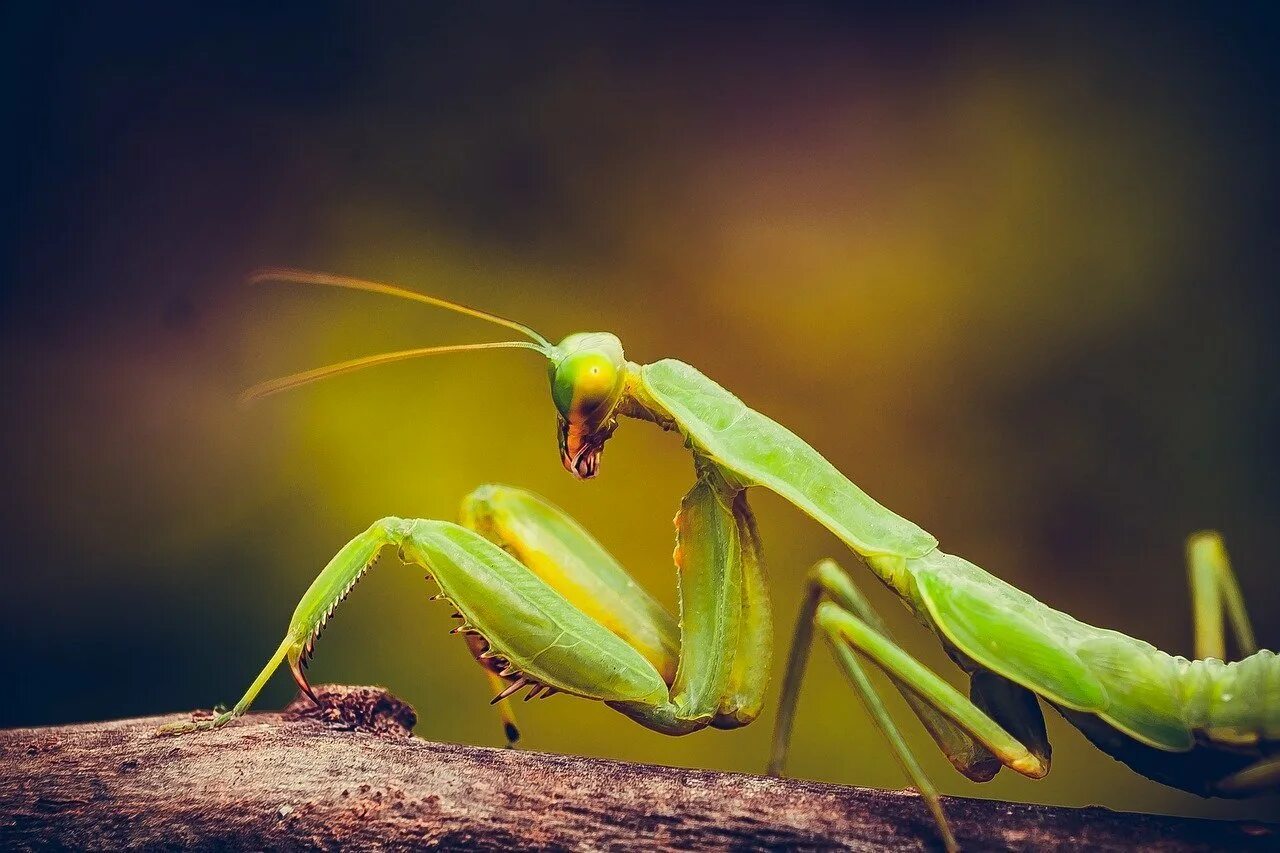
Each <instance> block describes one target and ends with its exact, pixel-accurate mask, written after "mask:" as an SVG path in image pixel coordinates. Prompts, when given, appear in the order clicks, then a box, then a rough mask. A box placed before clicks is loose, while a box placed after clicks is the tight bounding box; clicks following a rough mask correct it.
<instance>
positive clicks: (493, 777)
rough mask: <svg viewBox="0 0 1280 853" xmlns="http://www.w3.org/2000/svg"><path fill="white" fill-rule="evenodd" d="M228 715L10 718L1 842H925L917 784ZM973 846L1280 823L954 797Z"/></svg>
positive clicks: (370, 717) (398, 709)
mask: <svg viewBox="0 0 1280 853" xmlns="http://www.w3.org/2000/svg"><path fill="white" fill-rule="evenodd" d="M320 695H321V698H322V700H323V705H322V707H321V708H318V709H317V708H315V707H314V706H312V705H310V703H309V702H303V703H299V702H295V703H294V704H293V705H291V706H290V707H289V708H288V709H286V710H285V712H284V713H281V714H253V715H250V716H248V717H246V718H244V719H243V720H240V721H238V722H236V723H233V724H232V725H230V726H227V727H226V728H224V729H221V730H219V731H215V732H206V733H203V734H200V735H190V736H185V737H160V736H157V735H156V734H155V730H156V727H157V726H159V725H160V724H162V723H165V722H174V721H175V720H179V719H181V717H179V716H168V717H151V718H144V719H135V720H122V721H119V722H110V723H88V724H82V725H70V726H57V727H51V728H35V729H12V730H8V731H0V848H2V849H5V850H8V849H15V848H17V849H29V848H49V847H60V848H61V847H70V848H79V849H85V848H89V849H120V848H124V847H147V848H152V847H157V848H166V849H225V848H228V847H250V848H255V849H262V848H268V849H298V848H306V849H315V848H332V847H339V846H341V847H350V848H376V849H387V848H405V847H409V846H413V847H419V846H438V847H444V848H458V847H475V848H489V849H504V850H508V849H534V848H537V849H545V848H548V847H552V848H575V849H609V848H633V847H636V846H641V845H643V846H646V847H650V848H669V849H679V850H725V849H730V848H732V849H743V848H747V849H757V848H762V847H770V848H776V847H784V848H806V849H813V848H831V847H844V848H850V849H857V850H918V849H921V847H922V846H924V847H936V846H937V842H936V838H937V836H936V833H935V832H934V829H933V827H932V825H931V824H930V822H929V820H928V818H927V815H926V813H925V810H924V808H923V807H922V806H921V804H920V801H919V799H918V798H917V797H916V796H915V795H913V794H910V793H902V792H889V791H875V790H865V789H860V788H848V787H842V786H838V785H826V784H820V783H815V782H801V781H795V780H786V779H768V778H762V777H758V776H749V775H744V774H736V773H713V772H707V771H699V770H682V769H674V768H670V767H655V766H649V765H641V764H625V763H620V762H616V761H602V760H598V759H593V758H575V757H571V756H564V755H550V754H545V753H536V752H522V751H514V750H501V749H484V748H478V747H469V746H457V745H453V744H440V743H430V742H428V741H424V740H419V739H417V738H413V737H410V735H409V733H410V729H411V728H412V726H413V723H414V720H415V715H414V712H413V709H412V708H410V707H409V706H408V705H406V704H404V703H403V702H401V701H400V700H398V699H396V698H395V697H393V696H391V695H390V694H388V693H386V692H385V691H382V690H380V689H376V688H342V687H322V688H320ZM946 808H947V813H948V815H949V816H950V817H951V820H952V821H953V825H954V827H955V830H956V833H957V835H958V836H959V838H960V840H961V842H962V843H963V844H965V846H966V848H968V849H1009V848H1019V849H1022V848H1028V847H1035V848H1038V849H1062V850H1078V849H1094V850H1126V851H1127V850H1133V849H1135V848H1150V849H1160V850H1170V851H1184V850H1208V849H1227V848H1229V849H1233V850H1239V849H1251V848H1256V849H1264V848H1267V849H1274V848H1275V847H1276V845H1277V843H1280V826H1277V825H1269V824H1258V823H1225V822H1215V821H1205V820H1190V819H1185V818H1172V817H1154V816H1149V815H1136V814H1122V813H1117V812H1111V811H1107V810H1105V809H1099V808H1090V809H1066V808H1052V807H1047V806H1031V805H1019V804H1012V803H1002V802H995V801H987V800H969V799H959V798H951V799H948V800H947V802H946Z"/></svg>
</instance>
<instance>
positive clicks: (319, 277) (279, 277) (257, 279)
mask: <svg viewBox="0 0 1280 853" xmlns="http://www.w3.org/2000/svg"><path fill="white" fill-rule="evenodd" d="M264 282H282V283H286V284H315V285H319V286H322V287H345V288H347V289H348V290H363V291H365V292H366V293H381V294H384V295H386V296H395V297H398V298H400V299H408V300H409V301H411V302H421V303H423V304H425V305H434V306H435V307H437V308H444V309H447V310H449V311H457V312H458V313H459V314H466V315H467V316H469V317H477V318H479V319H481V320H488V321H489V322H490V323H497V324H498V325H499V326H506V327H507V328H508V329H514V330H515V331H517V332H519V333H520V334H522V335H527V336H528V337H529V338H531V339H532V340H535V341H537V342H538V343H540V344H542V347H545V348H546V349H551V342H550V341H548V340H547V339H546V338H544V337H543V336H542V335H540V334H538V333H537V332H535V331H534V330H533V329H530V328H529V327H528V326H526V325H524V324H523V323H517V322H516V321H515V320H508V319H507V318H506V317H499V316H498V315H497V314H490V313H489V312H488V311H481V310H480V309H478V308H471V307H468V306H466V305H462V304H459V303H457V302H450V301H449V300H448V299H441V298H440V297H438V296H427V295H426V294H424V293H418V292H417V291H413V290H406V289H405V288H403V287H396V286H395V285H393V284H380V283H379V282H376V281H364V280H363V279H358V278H349V277H347V276H345V275H332V274H330V273H323V272H311V271H310V270H298V269H291V268H289V267H265V268H263V269H260V270H258V271H257V272H255V273H254V274H253V275H251V276H249V283H250V284H262V283H264ZM424 354H425V353H424ZM352 369H354V368H352Z"/></svg>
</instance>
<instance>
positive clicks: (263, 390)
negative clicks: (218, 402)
mask: <svg viewBox="0 0 1280 853" xmlns="http://www.w3.org/2000/svg"><path fill="white" fill-rule="evenodd" d="M483 349H531V350H534V351H535V352H540V353H543V354H544V355H545V353H546V350H544V349H543V348H542V347H540V346H538V345H537V344H535V343H531V342H529V341H493V342H490V343H483V344H450V345H446V346H439V347H418V348H417V349H406V350H400V351H398V352H383V353H378V354H377V355H366V356H362V357H360V358H353V359H350V360H349V361H340V362H338V363H337V364H330V365H327V366H326V367H316V368H313V369H312V370H304V371H302V372H301V373H292V374H290V375H288V376H281V377H280V378H279V379H269V380H267V381H266V382H259V383H258V384H257V385H254V386H253V387H252V388H249V389H248V390H246V391H245V392H244V393H243V394H241V395H240V402H241V403H248V402H252V401H253V400H260V399H262V398H263V397H268V396H270V395H272V394H276V393H279V392H280V391H288V390H289V389H291V388H297V387H298V386H299V385H306V384H307V383H309V382H315V381H317V380H320V379H327V378H328V377H330V376H339V375H341V374H343V373H350V372H351V371H353V370H363V369H364V368H366V367H373V366H375V365H378V364H390V363H391V362H395V361H405V360H406V359H410V358H419V357H421V356H425V355H444V354H446V353H451V352H471V351H473V350H483Z"/></svg>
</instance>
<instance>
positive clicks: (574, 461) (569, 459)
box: [548, 332, 626, 480]
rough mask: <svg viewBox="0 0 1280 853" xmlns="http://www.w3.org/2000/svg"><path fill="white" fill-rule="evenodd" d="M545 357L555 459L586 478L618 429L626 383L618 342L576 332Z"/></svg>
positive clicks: (614, 338)
mask: <svg viewBox="0 0 1280 853" xmlns="http://www.w3.org/2000/svg"><path fill="white" fill-rule="evenodd" d="M548 361H549V365H548V374H549V375H550V377H551V399H552V400H553V401H554V402H555V404H556V411H557V412H559V413H560V419H559V420H560V430H559V435H560V461H561V462H562V463H564V467H565V470H566V471H568V472H569V473H570V474H572V475H573V476H575V477H577V478H578V479H579V480H589V479H591V478H592V477H594V476H595V475H596V474H597V473H598V472H599V471H600V454H601V453H602V452H603V451H604V443H605V442H606V441H608V440H609V436H611V435H613V431H614V430H615V429H617V428H618V418H617V410H618V404H619V403H620V402H621V401H622V397H623V392H624V390H625V387H626V359H624V358H623V355H622V342H621V341H619V340H618V338H617V336H615V335H611V334H609V333H608V332H578V333H577V334H573V335H570V336H569V337H567V338H565V339H564V340H563V341H561V342H560V343H559V345H558V346H556V347H555V348H554V350H553V352H551V353H550V354H548Z"/></svg>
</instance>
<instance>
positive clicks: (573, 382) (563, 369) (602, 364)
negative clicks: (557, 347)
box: [551, 351, 619, 420]
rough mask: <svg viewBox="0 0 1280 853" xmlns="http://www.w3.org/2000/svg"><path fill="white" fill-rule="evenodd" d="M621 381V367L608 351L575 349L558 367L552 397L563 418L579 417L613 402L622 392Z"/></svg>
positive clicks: (590, 413) (552, 385)
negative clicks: (577, 350) (578, 350)
mask: <svg viewBox="0 0 1280 853" xmlns="http://www.w3.org/2000/svg"><path fill="white" fill-rule="evenodd" d="M618 380H619V375H618V368H617V367H616V366H615V365H614V363H613V361H612V360H611V359H610V358H609V357H608V356H607V355H606V354H604V353H601V352H592V351H585V352H576V353H573V354H572V355H570V356H567V357H566V358H565V359H564V360H563V361H562V362H560V364H559V365H558V366H557V367H556V372H555V376H554V378H553V379H552V384H551V396H552V397H553V398H554V399H555V403H556V408H557V409H558V410H559V411H560V416H561V417H562V418H565V419H567V420H580V419H584V418H588V417H590V416H591V415H592V414H594V413H596V412H597V411H599V410H600V408H601V407H602V406H604V405H605V404H607V403H611V402H613V400H614V399H615V398H616V397H617V392H618V391H619V388H618V385H619V381H618Z"/></svg>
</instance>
